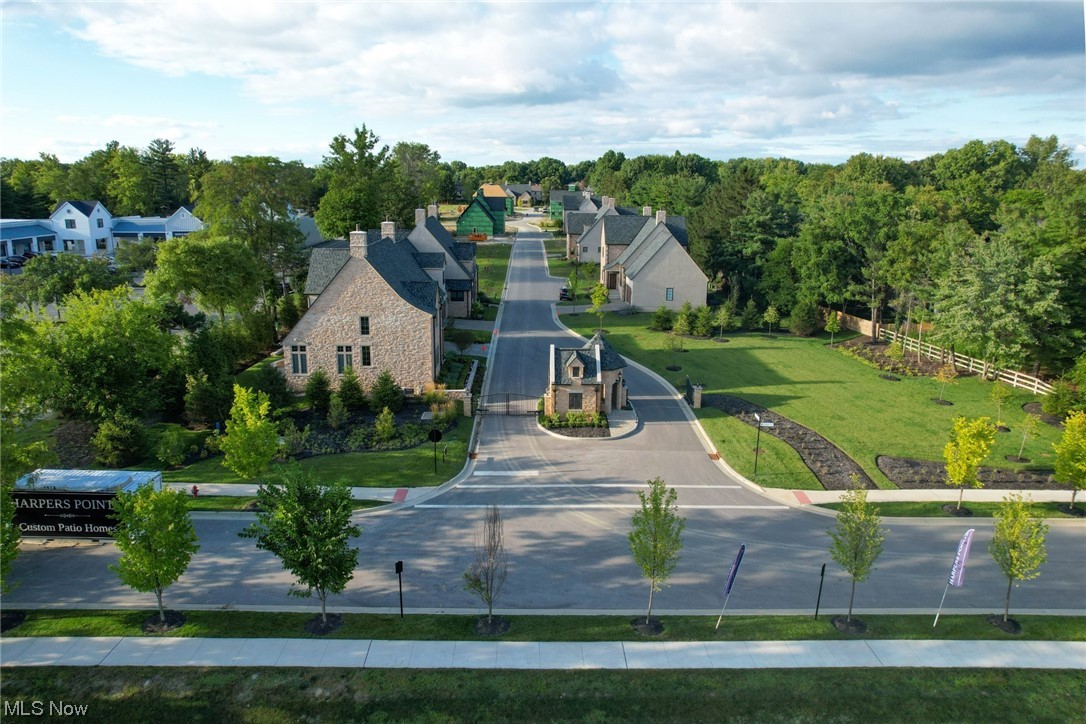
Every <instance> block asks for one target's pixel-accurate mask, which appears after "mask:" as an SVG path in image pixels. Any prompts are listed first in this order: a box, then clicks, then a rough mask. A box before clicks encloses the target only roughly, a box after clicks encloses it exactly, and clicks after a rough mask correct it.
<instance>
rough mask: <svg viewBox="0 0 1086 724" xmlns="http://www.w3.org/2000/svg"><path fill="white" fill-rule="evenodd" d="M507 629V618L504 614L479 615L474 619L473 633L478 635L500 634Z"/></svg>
mask: <svg viewBox="0 0 1086 724" xmlns="http://www.w3.org/2000/svg"><path fill="white" fill-rule="evenodd" d="M508 630H509V619H507V618H505V617H504V616H494V617H493V618H491V617H489V616H480V617H479V618H477V619H475V633H476V635H478V636H501V635H502V634H504V633H505V632H506V631H508Z"/></svg>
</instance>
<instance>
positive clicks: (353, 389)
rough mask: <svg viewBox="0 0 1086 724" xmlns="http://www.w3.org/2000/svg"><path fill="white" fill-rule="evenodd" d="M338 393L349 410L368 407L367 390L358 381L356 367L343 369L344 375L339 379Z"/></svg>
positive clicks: (355, 410) (356, 410)
mask: <svg viewBox="0 0 1086 724" xmlns="http://www.w3.org/2000/svg"><path fill="white" fill-rule="evenodd" d="M336 394H337V395H338V396H339V399H340V400H341V401H342V402H343V406H344V407H345V408H347V411H348V412H358V411H359V410H362V409H365V407H366V392H365V390H363V389H362V383H361V382H359V381H358V375H356V374H355V372H354V367H348V368H347V369H345V370H343V376H342V377H341V378H340V380H339V392H337V393H336Z"/></svg>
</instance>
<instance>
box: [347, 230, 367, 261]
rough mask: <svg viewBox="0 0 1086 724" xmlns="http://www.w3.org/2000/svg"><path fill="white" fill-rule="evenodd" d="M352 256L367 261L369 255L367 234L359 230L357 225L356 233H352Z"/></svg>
mask: <svg viewBox="0 0 1086 724" xmlns="http://www.w3.org/2000/svg"><path fill="white" fill-rule="evenodd" d="M350 246H351V256H353V257H356V258H358V259H365V258H366V255H367V254H368V253H369V245H368V242H367V240H366V232H365V231H362V230H361V229H359V228H358V225H357V224H356V225H355V227H354V231H352V232H351V243H350Z"/></svg>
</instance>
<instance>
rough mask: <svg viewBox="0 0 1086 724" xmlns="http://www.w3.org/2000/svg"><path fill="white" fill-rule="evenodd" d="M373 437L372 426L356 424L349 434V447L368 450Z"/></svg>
mask: <svg viewBox="0 0 1086 724" xmlns="http://www.w3.org/2000/svg"><path fill="white" fill-rule="evenodd" d="M371 437H372V428H370V427H368V426H366V425H363V424H358V425H355V426H354V428H353V429H352V430H351V432H350V433H348V435H347V447H348V448H350V449H351V450H368V449H369V447H370V438H371Z"/></svg>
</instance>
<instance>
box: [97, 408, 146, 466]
mask: <svg viewBox="0 0 1086 724" xmlns="http://www.w3.org/2000/svg"><path fill="white" fill-rule="evenodd" d="M91 445H92V446H93V447H94V459H95V460H96V461H97V462H98V463H99V464H100V465H105V466H106V467H108V468H123V467H125V466H127V465H132V464H134V463H137V462H139V461H140V460H142V459H143V455H144V451H145V450H146V448H147V435H146V432H145V430H144V427H143V423H141V422H140V421H139V420H137V419H136V418H134V417H127V416H124V415H116V416H114V417H113V418H111V419H109V420H106V421H105V422H103V423H102V424H101V425H99V426H98V431H97V432H95V433H94V437H93V438H91Z"/></svg>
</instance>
